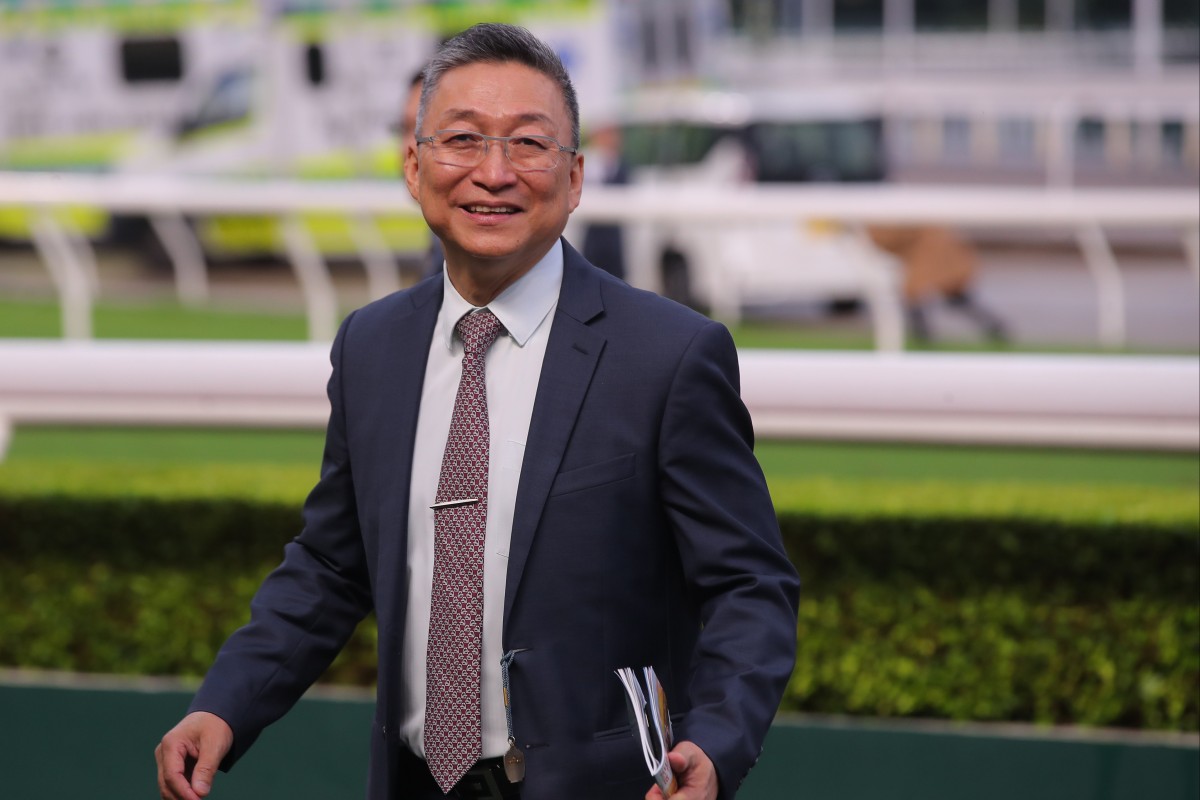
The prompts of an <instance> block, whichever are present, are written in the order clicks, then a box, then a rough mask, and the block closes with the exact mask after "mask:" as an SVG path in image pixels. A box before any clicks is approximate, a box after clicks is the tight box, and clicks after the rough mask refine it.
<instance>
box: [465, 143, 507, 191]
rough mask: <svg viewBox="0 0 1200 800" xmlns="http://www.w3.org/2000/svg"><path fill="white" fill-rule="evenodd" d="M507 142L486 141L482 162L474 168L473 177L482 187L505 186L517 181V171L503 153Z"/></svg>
mask: <svg viewBox="0 0 1200 800" xmlns="http://www.w3.org/2000/svg"><path fill="white" fill-rule="evenodd" d="M506 145H507V142H502V141H495V140H488V141H487V150H486V151H484V154H483V161H480V162H479V164H478V165H476V167H475V171H474V173H473V176H474V178H475V181H476V182H477V183H479V184H480V185H482V186H487V187H489V188H495V187H499V186H506V185H508V184H510V183H512V182H513V181H515V180H516V179H517V171H516V170H515V169H513V165H512V162H511V161H509V160H508V154H507V153H506V152H505V150H506Z"/></svg>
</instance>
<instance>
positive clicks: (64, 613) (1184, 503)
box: [0, 469, 1200, 730]
mask: <svg viewBox="0 0 1200 800" xmlns="http://www.w3.org/2000/svg"><path fill="white" fill-rule="evenodd" d="M247 474H250V473H247ZM253 474H255V475H259V476H261V474H262V470H261V469H259V470H255V471H254V473H253ZM61 477H62V476H60V478H61ZM174 477H178V476H164V475H163V474H158V475H157V481H154V482H152V483H153V485H154V487H155V488H150V484H149V483H148V484H147V485H146V486H138V485H136V484H135V483H130V482H124V483H122V481H121V476H120V475H108V476H107V477H105V478H98V477H97V476H95V475H93V476H91V477H90V478H89V479H88V481H87V489H85V490H82V491H80V492H72V493H70V494H67V493H62V492H55V491H50V490H47V489H45V488H44V487H40V486H36V485H33V483H30V482H28V481H26V482H25V483H24V484H22V481H21V480H16V479H11V478H12V476H11V475H10V476H8V478H7V479H6V480H5V481H4V482H3V485H4V488H3V489H0V664H3V665H13V666H27V667H41V668H51V669H69V670H80V671H90V672H113V673H140V674H175V675H190V676H198V675H201V674H202V673H203V671H204V670H205V669H206V668H207V666H208V664H209V663H210V662H211V660H212V658H213V656H214V654H215V652H216V649H217V648H218V647H219V646H220V644H221V642H222V641H223V640H224V638H225V636H226V635H227V634H228V633H229V632H230V631H231V630H232V629H233V628H234V627H236V626H237V625H239V624H241V623H242V622H243V621H244V620H245V618H246V616H247V605H248V602H249V598H250V596H251V595H252V593H253V591H254V589H255V588H256V586H257V585H258V582H259V581H260V580H261V579H262V576H263V575H264V574H265V573H266V572H267V571H268V570H269V569H270V568H271V567H272V566H274V564H275V563H276V562H277V560H278V558H279V554H280V548H281V546H282V545H283V544H284V543H285V542H286V541H288V540H289V539H290V538H291V537H292V536H294V535H295V533H296V531H297V529H298V525H299V493H297V492H296V491H295V490H294V489H293V488H290V486H291V484H288V487H289V488H281V486H282V484H280V485H279V486H274V488H271V486H272V485H271V484H267V485H264V484H262V483H261V482H257V483H251V482H248V481H246V480H245V479H244V477H243V478H239V477H237V476H235V477H233V478H232V479H231V478H229V477H228V475H227V476H226V477H225V478H222V479H220V480H216V481H215V482H212V483H207V482H206V480H205V479H204V478H203V477H202V476H201V477H197V476H196V475H192V476H190V477H189V478H188V480H187V481H186V482H184V483H182V484H181V483H180V482H179V481H177V480H174V479H173V478H174ZM164 478H165V479H164ZM117 485H120V486H122V489H121V490H117V489H116V488H115V486H117ZM163 487H167V488H163ZM773 491H774V492H775V493H776V496H777V501H778V505H779V507H780V519H781V524H782V528H783V531H784V537H785V541H786V544H787V546H788V549H789V553H790V555H791V556H792V558H793V559H794V561H795V563H796V564H797V565H798V566H799V569H800V571H801V574H802V577H803V579H804V582H805V586H804V591H803V600H802V604H801V610H800V626H799V633H800V638H801V645H800V649H799V653H798V666H797V669H796V672H795V675H794V676H793V679H792V681H791V684H790V686H789V689H788V694H787V697H786V699H785V708H788V709H792V710H802V711H816V712H832V713H851V714H867V715H877V716H930V717H942V718H952V719H980V720H1014V721H1039V722H1055V723H1080V724H1089V725H1121V726H1133V727H1145V728H1163V729H1183V730H1196V729H1197V728H1198V727H1200V708H1198V706H1200V700H1198V698H1197V685H1198V682H1200V611H1198V608H1197V598H1198V592H1200V535H1198V530H1197V520H1196V517H1197V515H1198V514H1200V511H1198V510H1197V505H1198V504H1197V503H1196V493H1195V492H1194V491H1192V490H1187V491H1175V492H1165V493H1162V494H1160V495H1158V496H1156V495H1155V494H1154V492H1153V491H1151V490H1146V489H1137V490H1130V493H1129V495H1128V498H1127V502H1126V501H1122V500H1121V497H1122V491H1123V490H1122V489H1120V488H1117V489H1106V490H1105V492H1104V498H1105V502H1104V503H1100V504H1097V503H1094V502H1091V503H1090V505H1089V501H1086V498H1088V497H1091V496H1092V495H1091V494H1090V490H1087V489H1085V488H1083V487H1079V488H1078V489H1071V488H1063V487H1054V488H1052V489H1050V490H1047V491H1046V492H1043V493H1039V492H1036V491H1032V490H1030V489H1029V488H1028V487H1023V488H1022V487H1012V488H1011V489H1010V490H1009V491H1008V493H1007V495H1005V492H1004V491H1003V490H998V489H997V488H996V487H986V488H979V489H978V490H973V489H969V488H968V489H964V488H963V487H961V486H960V487H956V488H955V490H954V491H955V494H953V495H950V494H949V493H948V492H947V491H945V487H941V488H939V487H937V486H929V485H924V486H916V485H911V486H896V485H891V486H883V485H874V486H869V485H865V484H858V485H850V486H842V487H840V488H837V489H834V488H831V487H829V486H825V485H823V484H820V483H819V482H818V483H803V484H801V483H797V484H792V485H788V486H773ZM1005 509H1007V511H1006V510H1005ZM374 636H375V630H374V626H373V624H371V623H367V624H365V625H364V626H362V628H361V629H360V631H359V633H358V634H356V637H355V639H354V640H353V642H352V644H351V646H350V647H349V648H348V649H347V651H346V652H345V653H343V655H342V656H341V657H340V658H339V659H338V661H337V663H335V665H334V667H333V668H332V669H331V670H330V673H329V674H328V675H327V677H326V679H327V680H330V681H334V682H343V683H356V684H370V683H371V682H372V681H373V680H374Z"/></svg>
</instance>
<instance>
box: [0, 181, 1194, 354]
mask: <svg viewBox="0 0 1200 800" xmlns="http://www.w3.org/2000/svg"><path fill="white" fill-rule="evenodd" d="M70 205H81V206H91V207H96V208H102V209H105V210H107V211H109V212H112V213H121V214H136V215H144V216H146V217H148V218H149V219H150V220H151V221H152V222H153V223H154V229H155V230H156V232H157V233H158V234H159V236H161V237H162V238H163V242H164V244H165V246H166V250H167V252H168V254H169V256H170V258H171V261H172V265H173V267H174V269H175V271H176V277H177V284H178V286H179V291H180V295H181V298H182V299H184V300H185V301H196V300H197V299H198V298H203V296H204V293H205V292H206V279H205V271H204V261H203V252H202V250H201V249H200V247H199V246H198V244H197V243H196V242H195V240H194V238H192V234H191V232H190V229H189V228H188V226H187V225H184V224H182V220H183V219H184V218H185V217H193V216H205V215H212V214H264V215H270V216H274V217H277V218H279V219H280V220H281V221H282V222H283V223H284V226H283V229H284V230H285V231H286V235H285V236H284V237H283V238H284V246H285V248H286V250H287V255H288V257H289V259H290V261H291V263H292V265H293V268H294V269H295V270H296V274H297V277H298V279H299V281H300V284H301V287H302V289H303V292H304V296H305V301H306V309H307V314H308V323H309V334H310V337H311V338H313V339H315V340H328V339H330V338H332V336H333V333H334V329H335V326H336V322H337V320H336V308H337V303H336V298H335V297H334V294H333V285H332V282H331V281H330V280H329V275H328V270H327V269H326V266H325V264H324V261H323V259H322V257H321V254H320V251H319V250H318V249H317V248H316V247H315V246H314V245H313V243H312V241H311V237H310V236H309V235H308V233H307V231H306V229H305V227H304V225H302V224H300V223H299V217H298V215H299V214H301V213H303V212H311V211H333V212H340V213H343V214H345V215H346V216H347V217H348V218H351V219H352V220H353V221H354V224H355V229H356V230H357V231H359V235H357V236H356V237H355V238H356V241H357V242H358V247H359V249H360V256H361V258H362V260H363V262H364V263H365V264H368V265H369V269H370V271H371V274H372V275H373V276H374V277H373V280H372V285H373V287H376V288H377V289H378V290H379V291H386V290H388V289H389V288H390V287H392V286H394V285H395V283H396V280H395V276H394V275H392V276H389V275H388V274H387V273H388V269H389V264H388V262H387V259H386V258H381V253H380V252H379V248H378V242H379V237H378V236H377V231H376V230H375V229H374V228H373V226H372V223H371V219H372V218H373V217H376V216H379V215H385V214H386V215H395V214H413V215H416V214H417V213H418V209H417V207H416V205H415V203H414V202H413V201H412V199H411V197H409V194H408V192H407V190H406V189H405V188H404V186H403V185H402V184H400V183H398V182H397V183H382V182H378V183H350V182H347V183H321V184H314V183H311V182H299V181H262V182H248V181H230V180H213V179H207V180H201V179H172V178H151V177H132V176H131V177H111V176H108V177H100V176H80V175H62V174H17V173H0V206H21V207H26V208H31V209H33V210H34V213H35V225H34V234H35V236H34V241H35V245H36V246H37V248H38V250H39V252H40V254H41V256H42V258H43V260H44V261H45V263H46V265H47V268H48V270H49V271H50V273H51V275H52V277H53V279H54V281H55V284H56V286H57V289H58V293H59V297H60V302H61V304H62V309H63V325H64V334H65V335H66V336H67V337H68V338H88V337H90V335H91V299H92V297H93V291H94V284H95V281H96V279H95V274H94V267H93V265H92V263H91V251H90V248H89V245H88V242H87V241H86V239H84V237H82V236H80V235H78V234H77V233H76V232H73V231H71V230H70V229H69V227H67V226H66V223H64V222H63V221H62V220H61V219H60V218H59V215H56V214H55V213H53V212H54V210H55V209H57V208H61V207H64V206H70ZM574 217H575V219H576V220H579V221H581V222H586V221H590V222H627V223H674V224H683V225H701V226H707V227H709V228H713V229H719V228H720V227H721V226H729V225H738V224H744V223H755V224H758V223H765V222H780V223H788V224H792V225H796V224H800V223H802V222H803V221H836V222H840V223H842V224H845V225H849V226H861V225H866V224H871V223H885V224H888V223H890V224H942V225H954V226H966V227H970V228H972V229H983V228H990V229H1018V230H1030V229H1036V230H1056V231H1069V232H1071V233H1073V234H1074V235H1075V237H1076V239H1077V241H1078V243H1079V246H1080V248H1081V251H1082V255H1083V257H1084V263H1085V264H1086V266H1087V269H1088V270H1089V272H1090V274H1091V276H1092V279H1093V281H1094V284H1095V288H1096V293H1097V297H1098V307H1099V331H1098V338H1099V341H1100V342H1101V344H1103V345H1106V346H1119V345H1121V344H1122V343H1123V342H1124V340H1125V299H1124V290H1123V287H1122V284H1121V279H1120V272H1119V265H1118V263H1117V259H1116V257H1115V255H1114V254H1113V251H1112V248H1111V247H1110V245H1109V241H1108V238H1107V231H1109V230H1110V229H1115V228H1133V229H1145V228H1161V229H1167V230H1170V231H1174V232H1175V233H1176V234H1177V235H1178V236H1179V237H1180V241H1181V243H1182V247H1183V250H1184V253H1185V254H1186V261H1187V263H1188V265H1189V267H1190V269H1191V271H1192V273H1193V275H1194V276H1196V278H1197V280H1198V281H1200V203H1198V202H1197V196H1196V192H1195V190H1194V189H1181V190H1174V189H1153V190H1152V189H1121V190H1099V189H1096V190H1085V189H1075V190H1052V189H1027V188H998V187H990V188H933V187H930V188H924V187H922V188H917V187H902V186H805V187H776V186H744V187H743V186H739V187H727V186H721V187H713V188H710V189H702V188H689V189H688V190H687V192H685V193H680V192H678V191H673V190H672V189H670V188H669V187H665V186H638V187H608V186H603V187H602V186H588V187H587V188H586V189H585V191H584V200H583V202H582V204H581V205H580V207H579V209H578V210H577V211H576V212H575V215H574ZM382 255H386V254H382ZM629 268H630V272H629V278H630V282H631V283H633V284H635V285H639V286H643V287H646V288H652V289H653V288H656V282H657V275H656V274H654V273H655V271H654V266H653V265H651V264H647V263H632V264H630V266H629ZM892 316H896V315H892ZM901 336H902V334H901ZM895 339H896V337H895V336H892V337H890V338H887V337H883V340H885V341H889V342H890V345H889V348H890V349H897V347H896V341H895ZM879 340H880V339H879V338H877V341H879Z"/></svg>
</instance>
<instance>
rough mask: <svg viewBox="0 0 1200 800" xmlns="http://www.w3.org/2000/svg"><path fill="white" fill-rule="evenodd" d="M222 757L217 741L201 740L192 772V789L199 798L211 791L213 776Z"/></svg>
mask: <svg viewBox="0 0 1200 800" xmlns="http://www.w3.org/2000/svg"><path fill="white" fill-rule="evenodd" d="M222 755H223V753H221V752H220V745H219V743H218V742H217V741H214V740H212V739H204V740H201V742H200V755H199V756H198V757H197V758H196V766H195V768H194V769H193V770H192V789H193V790H195V792H196V794H198V795H200V796H201V797H205V796H207V795H208V793H209V792H211V791H212V782H213V776H214V775H216V773H217V767H218V766H220V764H221V757H222Z"/></svg>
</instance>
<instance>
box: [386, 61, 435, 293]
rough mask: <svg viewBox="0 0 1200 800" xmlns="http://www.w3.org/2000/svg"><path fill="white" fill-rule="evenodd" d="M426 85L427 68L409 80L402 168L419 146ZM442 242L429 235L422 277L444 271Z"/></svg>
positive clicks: (400, 132)
mask: <svg viewBox="0 0 1200 800" xmlns="http://www.w3.org/2000/svg"><path fill="white" fill-rule="evenodd" d="M424 86H425V70H420V71H418V72H416V73H415V74H414V75H413V76H412V78H411V79H410V80H409V82H408V94H407V95H406V96H405V98H404V108H403V109H401V112H400V122H399V124H397V125H396V134H397V138H398V139H399V144H400V170H401V172H403V170H404V162H405V160H406V159H407V158H408V152H409V150H410V149H412V150H415V149H416V146H417V114H418V112H419V111H420V110H421V89H422V88H424ZM443 259H444V256H443V254H442V243H441V242H439V241H438V238H437V237H436V236H432V235H431V236H430V237H429V249H428V250H426V251H425V258H424V260H423V261H422V262H421V264H420V270H421V277H423V278H425V277H428V276H430V275H437V274H440V273H441V271H442V261H443Z"/></svg>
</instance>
